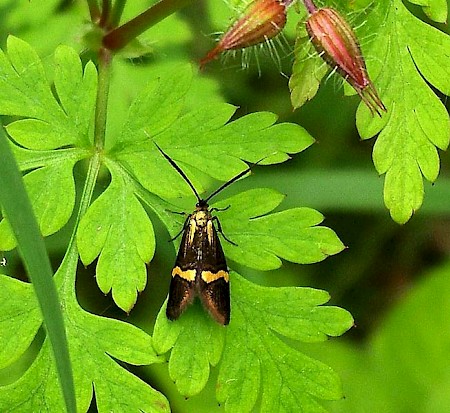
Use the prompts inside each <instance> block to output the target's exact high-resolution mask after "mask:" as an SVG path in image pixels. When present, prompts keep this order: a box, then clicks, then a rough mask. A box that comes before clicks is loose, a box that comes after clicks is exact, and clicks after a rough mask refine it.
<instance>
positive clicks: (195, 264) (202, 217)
mask: <svg viewBox="0 0 450 413" xmlns="http://www.w3.org/2000/svg"><path fill="white" fill-rule="evenodd" d="M155 145H156V144H155ZM156 146H157V148H158V149H159V151H160V152H161V154H162V155H163V156H164V157H165V158H166V159H167V161H168V162H169V163H170V164H171V165H172V166H173V167H174V168H175V170H176V171H177V172H178V173H179V174H180V175H181V176H182V178H183V179H184V180H185V181H186V183H187V184H188V185H189V186H190V188H191V189H192V191H193V192H194V194H195V196H196V198H197V201H198V202H197V204H196V206H195V209H194V211H193V212H192V213H191V214H189V215H188V217H187V219H186V221H185V222H184V225H183V228H182V230H181V231H180V234H183V235H182V238H181V245H180V249H179V250H178V255H177V258H176V260H175V265H174V267H173V270H172V279H171V281H170V289H169V299H168V302H167V310H166V315H167V318H168V319H169V320H176V319H178V318H179V317H180V315H181V314H182V313H183V312H184V310H185V309H186V308H187V307H188V306H189V305H190V304H191V303H192V302H193V301H194V299H195V297H199V298H200V300H201V302H202V304H203V306H204V307H205V308H206V309H207V310H208V312H209V313H210V314H211V316H212V317H213V318H214V320H216V321H217V322H218V323H220V324H223V325H227V324H228V323H229V322H230V276H229V272H228V267H227V263H226V260H225V255H224V253H223V250H222V245H221V244H220V239H219V236H218V233H220V234H221V235H222V236H223V237H224V239H225V240H226V241H228V242H230V243H232V244H234V245H236V244H235V243H234V242H232V241H231V240H229V239H228V238H227V237H226V236H225V235H224V234H223V232H222V227H221V225H220V221H219V219H218V218H217V217H216V216H214V215H212V212H214V211H218V209H217V208H210V207H209V205H208V202H209V201H210V200H211V198H213V197H214V196H215V195H217V194H218V193H219V192H221V191H222V190H223V189H225V188H226V187H227V186H229V185H231V184H232V183H233V182H235V181H237V180H238V179H239V178H241V177H243V176H244V175H246V174H247V173H248V172H249V171H250V168H248V169H246V170H245V171H243V172H241V173H239V174H238V175H236V176H235V177H233V178H231V179H230V180H229V181H227V182H225V183H224V184H223V185H222V186H220V187H219V188H218V189H217V190H215V191H214V192H213V193H212V194H211V195H209V196H208V197H207V198H205V199H203V198H201V197H200V195H199V194H198V192H197V190H196V189H195V187H194V185H193V184H192V182H191V181H190V180H189V178H188V177H187V175H186V174H185V173H184V172H183V170H182V169H181V168H180V167H179V166H178V165H177V164H176V163H175V161H174V160H173V159H172V158H170V157H169V155H167V154H166V153H165V152H164V151H163V150H162V149H161V148H160V147H159V146H158V145H156ZM180 234H178V235H180ZM175 238H176V237H175Z"/></svg>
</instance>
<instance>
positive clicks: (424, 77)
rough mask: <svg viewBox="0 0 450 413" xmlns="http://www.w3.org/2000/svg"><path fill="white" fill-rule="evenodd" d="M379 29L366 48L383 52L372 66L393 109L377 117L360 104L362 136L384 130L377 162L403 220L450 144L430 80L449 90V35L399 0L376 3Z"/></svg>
mask: <svg viewBox="0 0 450 413" xmlns="http://www.w3.org/2000/svg"><path fill="white" fill-rule="evenodd" d="M430 4H431V2H430ZM433 4H436V3H433ZM380 22H383V24H382V25H380ZM374 28H376V29H377V37H376V39H375V40H373V41H372V43H371V45H370V47H367V52H366V53H367V54H368V55H373V56H379V57H380V58H379V59H378V61H375V59H372V60H373V61H372V62H371V65H370V66H371V67H370V69H371V73H374V74H378V76H374V78H376V79H375V82H376V86H377V89H378V91H379V92H380V97H381V99H382V100H383V102H384V104H385V105H386V107H387V108H388V113H387V114H386V115H384V116H383V117H382V118H381V119H380V118H378V117H372V116H371V115H370V113H369V111H368V110H367V109H366V108H365V107H364V106H363V105H360V107H359V108H358V113H357V126H358V130H359V133H360V135H361V137H362V138H363V139H369V138H371V137H373V136H374V135H376V134H378V133H379V136H378V139H377V142H376V144H375V147H374V152H373V159H374V163H375V167H376V168H377V171H378V172H379V173H380V174H384V173H386V183H385V191H384V198H385V203H386V206H387V207H388V208H389V210H390V213H391V216H392V218H393V219H394V220H395V221H397V222H399V223H404V222H406V221H407V220H408V219H409V218H410V217H411V215H412V214H413V213H414V211H416V210H417V209H419V208H420V206H421V204H422V199H423V182H422V175H423V176H424V177H425V179H427V180H429V181H431V182H434V181H435V180H436V178H437V176H438V172H439V156H438V152H437V148H439V149H446V148H447V146H448V143H449V137H450V132H449V131H450V120H449V116H448V113H447V111H446V110H445V107H444V105H443V104H442V102H441V101H440V100H439V98H438V97H437V96H436V95H435V94H434V92H433V91H432V90H431V89H430V86H429V84H427V82H428V83H430V84H431V85H432V86H434V87H435V88H437V89H438V90H440V91H441V92H442V93H444V94H446V95H449V94H450V81H449V79H450V70H449V67H450V55H449V54H448V50H449V49H450V38H449V36H448V35H446V34H444V33H442V32H440V31H439V30H437V29H435V28H433V27H431V26H429V25H428V24H425V23H423V22H421V21H419V20H418V19H417V18H416V17H414V16H412V15H411V14H410V13H409V11H408V10H407V9H406V8H405V6H404V5H403V3H402V2H401V1H399V0H395V1H384V2H378V3H377V4H376V5H375V7H374V9H373V10H372V12H371V13H370V14H369V16H368V23H367V28H366V29H367V30H373V29H374ZM382 56H383V57H382ZM368 63H369V62H368Z"/></svg>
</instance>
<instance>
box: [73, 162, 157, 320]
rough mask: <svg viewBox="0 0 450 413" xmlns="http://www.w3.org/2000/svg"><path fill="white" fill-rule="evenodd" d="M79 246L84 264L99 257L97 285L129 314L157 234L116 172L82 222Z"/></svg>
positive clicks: (79, 230) (142, 287)
mask: <svg viewBox="0 0 450 413" xmlns="http://www.w3.org/2000/svg"><path fill="white" fill-rule="evenodd" d="M77 245H78V250H79V253H80V258H81V260H82V261H83V263H84V264H85V265H89V264H91V263H92V262H93V261H94V259H95V258H97V257H99V259H98V264H97V271H96V279H97V283H98V286H99V287H100V289H101V290H102V291H103V292H104V293H105V294H107V293H109V292H110V291H112V295H113V298H114V301H115V302H116V303H117V305H118V306H119V307H120V308H122V309H123V310H125V311H127V312H129V311H130V310H131V308H132V307H133V306H134V304H135V302H136V299H137V293H138V292H140V291H142V290H143V289H144V288H145V285H146V280H147V272H146V267H145V263H146V262H149V261H150V260H151V259H152V257H153V254H154V252H155V235H154V232H153V226H152V224H151V222H150V220H149V218H148V216H147V214H146V212H145V210H144V208H143V206H142V205H141V203H140V202H139V200H138V199H137V198H136V196H135V194H134V193H133V190H132V187H131V188H130V185H129V184H128V182H126V181H125V180H124V179H123V177H122V176H121V175H120V174H119V173H116V172H115V171H114V169H112V181H111V184H110V185H109V186H108V188H107V189H106V190H105V191H104V192H103V193H102V194H101V195H100V197H99V198H97V199H96V200H95V201H94V203H93V204H92V205H91V206H90V208H89V209H88V211H87V213H86V214H85V215H84V216H83V218H82V219H81V222H80V226H79V228H78V231H77Z"/></svg>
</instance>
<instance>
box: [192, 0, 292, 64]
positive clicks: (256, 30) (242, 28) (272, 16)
mask: <svg viewBox="0 0 450 413" xmlns="http://www.w3.org/2000/svg"><path fill="white" fill-rule="evenodd" d="M290 2H291V0H289V1H286V2H285V1H283V0H254V1H253V2H252V3H250V4H249V5H248V6H247V8H246V10H245V12H244V14H243V16H242V17H241V18H240V19H238V20H237V21H236V22H235V23H233V25H232V26H231V27H230V28H229V29H228V31H227V32H226V33H225V34H224V35H223V36H222V38H221V39H220V40H219V43H218V44H217V46H216V47H214V49H212V50H211V51H209V52H208V54H207V55H206V56H205V57H204V58H203V59H202V60H201V61H200V67H202V66H204V65H205V64H206V63H208V62H209V61H211V60H213V59H215V58H216V57H217V56H218V55H219V54H220V53H222V52H224V51H226V50H236V49H243V48H245V47H249V46H254V45H256V44H259V43H262V42H265V41H266V40H268V39H271V38H272V37H275V36H276V35H277V34H278V33H280V32H281V30H283V28H284V26H285V24H286V9H287V6H288V4H290Z"/></svg>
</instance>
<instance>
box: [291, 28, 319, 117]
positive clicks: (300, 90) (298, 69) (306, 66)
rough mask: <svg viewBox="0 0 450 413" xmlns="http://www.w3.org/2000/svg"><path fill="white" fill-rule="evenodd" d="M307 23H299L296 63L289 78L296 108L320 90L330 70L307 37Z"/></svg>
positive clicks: (295, 53) (292, 100) (293, 103)
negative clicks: (321, 83) (322, 81)
mask: <svg viewBox="0 0 450 413" xmlns="http://www.w3.org/2000/svg"><path fill="white" fill-rule="evenodd" d="M304 31H305V24H304V22H303V21H300V22H299V24H298V29H297V32H298V35H297V38H296V40H295V48H294V56H295V60H294V65H293V66H292V75H291V77H290V79H289V90H290V92H291V102H292V106H293V108H294V109H297V108H299V107H300V106H302V105H303V104H305V103H306V102H307V101H308V100H310V99H312V98H313V97H314V96H315V95H316V93H317V91H318V90H319V86H320V82H321V80H322V78H323V77H324V76H325V74H326V73H327V71H328V66H327V64H326V63H325V62H324V61H323V59H322V58H321V57H320V56H319V54H318V53H317V52H316V50H315V49H314V46H313V44H312V43H311V41H310V40H309V38H308V37H305V35H304V33H303V32H304Z"/></svg>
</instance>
